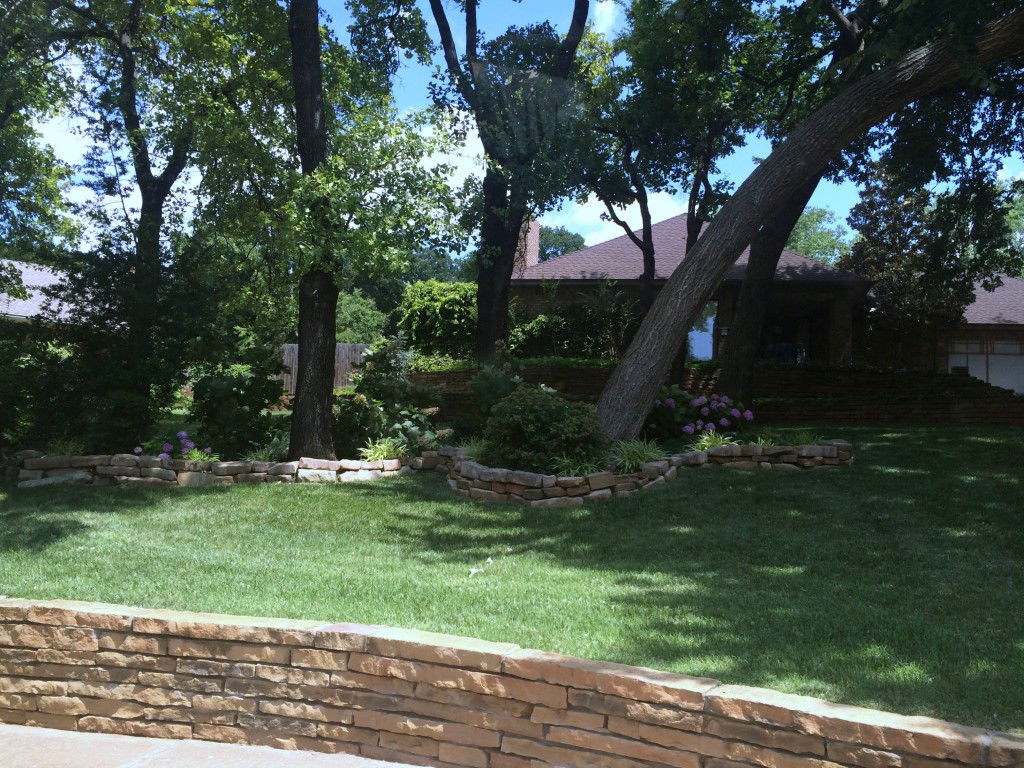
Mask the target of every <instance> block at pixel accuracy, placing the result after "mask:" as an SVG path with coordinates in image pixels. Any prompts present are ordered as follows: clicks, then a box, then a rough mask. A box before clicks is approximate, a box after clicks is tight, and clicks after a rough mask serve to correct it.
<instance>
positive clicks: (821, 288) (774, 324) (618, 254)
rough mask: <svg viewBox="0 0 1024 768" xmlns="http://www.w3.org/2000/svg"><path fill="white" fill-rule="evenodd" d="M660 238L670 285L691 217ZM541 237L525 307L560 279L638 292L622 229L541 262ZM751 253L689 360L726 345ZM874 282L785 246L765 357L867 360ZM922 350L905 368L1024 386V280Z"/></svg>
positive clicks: (524, 287)
mask: <svg viewBox="0 0 1024 768" xmlns="http://www.w3.org/2000/svg"><path fill="white" fill-rule="evenodd" d="M653 237H654V244H655V259H656V276H655V280H656V283H657V284H658V285H663V284H664V283H665V281H666V280H667V279H668V277H669V275H671V274H672V272H673V271H674V270H675V268H676V267H677V266H678V265H679V263H680V262H681V261H682V260H683V259H684V258H685V257H686V216H685V214H684V215H680V216H675V217H673V218H670V219H666V220H665V221H662V222H660V223H658V224H655V225H654V228H653ZM536 241H537V238H536V236H535V233H533V232H532V231H531V232H530V233H529V234H527V236H526V237H525V238H524V247H523V248H522V249H521V258H520V262H519V263H518V264H517V269H516V271H515V273H514V274H513V277H512V294H513V296H514V297H516V300H517V301H518V303H519V305H520V306H524V307H527V308H528V307H531V306H535V307H540V306H542V305H543V301H544V297H545V286H548V285H550V284H552V283H555V282H557V283H558V285H559V298H560V300H562V301H573V300H578V299H580V298H582V297H583V296H585V295H586V294H587V293H588V292H591V291H593V290H594V289H595V288H596V287H597V286H598V285H600V284H602V283H604V282H607V281H614V282H615V284H616V286H617V287H618V288H619V289H620V290H622V291H625V292H627V294H632V295H634V296H639V286H640V274H641V273H642V272H643V257H642V256H641V253H640V249H639V248H637V247H636V246H635V245H634V244H633V242H632V241H631V240H630V239H629V238H628V237H627V236H626V235H625V234H623V235H622V236H620V237H616V238H614V239H612V240H608V241H606V242H603V243H599V244H597V245H594V246H590V247H588V248H583V249H581V250H578V251H574V252H572V253H567V254H564V255H562V256H559V257H558V258H556V259H551V260H550V261H547V262H544V263H538V251H537V248H536V247H535V243H536ZM749 255H750V253H749V250H745V251H744V252H743V253H742V254H741V255H740V257H739V258H738V259H737V260H736V263H735V264H733V265H732V267H730V268H729V271H728V272H727V273H726V276H725V278H724V280H723V281H722V283H721V285H720V286H719V288H718V290H717V291H716V292H715V294H714V296H713V297H712V299H711V304H710V305H709V307H708V311H707V312H706V313H705V316H706V317H708V318H709V320H708V322H707V323H706V324H705V325H704V327H698V328H695V329H694V330H693V331H691V333H690V356H691V358H696V359H706V360H715V359H717V358H718V357H719V356H720V354H721V353H722V351H723V350H724V348H725V346H726V345H727V344H728V334H729V326H730V325H731V323H732V320H733V317H734V315H735V308H736V299H737V297H738V295H739V288H740V284H741V282H742V280H743V275H744V272H745V270H746V265H747V259H748V257H749ZM870 287H871V284H870V281H869V280H867V279H866V278H863V277H861V276H859V275H855V274H853V273H851V272H846V271H844V270H841V269H838V268H836V267H833V266H831V265H829V264H825V263H822V262H820V261H817V260H815V259H809V258H807V257H804V256H801V255H800V254H797V253H793V252H792V251H783V253H782V257H781V258H780V259H779V265H778V268H777V269H776V272H775V284H774V285H773V287H772V299H771V305H770V308H769V312H768V317H767V319H766V322H765V326H764V333H763V336H762V346H761V353H762V357H763V358H767V359H772V360H775V361H777V362H780V363H794V364H803V363H819V364H825V365H828V366H844V365H850V364H851V363H854V362H864V361H863V360H858V359H856V358H857V352H858V350H859V349H862V348H863V345H862V344H859V343H858V344H855V343H854V342H855V341H856V339H855V336H858V335H864V334H865V333H866V331H865V329H864V325H863V324H862V323H860V322H858V319H857V318H858V316H863V310H865V309H866V306H865V305H866V302H865V299H866V298H867V297H868V293H869V290H870ZM933 343H934V347H932V344H933ZM920 351H921V354H920V355H914V356H913V357H912V358H910V357H908V365H907V367H908V368H911V367H914V368H920V369H923V370H927V371H929V372H933V373H953V372H958V371H961V370H966V371H967V372H968V373H970V375H971V376H973V377H975V378H977V379H980V380H982V381H985V382H988V383H990V384H993V385H995V386H998V387H1003V388H1005V389H1012V390H1014V391H1016V392H1018V393H1024V279H1020V278H1016V277H1009V276H1006V275H1004V276H1002V285H1001V286H1000V287H998V288H996V290H994V291H992V292H989V291H985V290H983V289H982V288H981V286H980V284H979V285H978V286H976V289H975V300H974V302H973V303H972V304H971V305H970V306H969V307H968V308H967V310H966V312H965V316H964V323H963V324H962V325H961V326H960V327H959V328H957V329H956V330H954V331H951V332H942V333H937V334H936V335H935V337H934V340H931V339H929V340H927V341H922V346H921V350H920Z"/></svg>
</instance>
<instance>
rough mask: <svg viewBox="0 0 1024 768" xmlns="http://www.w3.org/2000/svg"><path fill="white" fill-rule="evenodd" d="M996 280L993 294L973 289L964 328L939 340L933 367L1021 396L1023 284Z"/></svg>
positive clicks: (1023, 375) (1004, 278) (978, 287)
mask: <svg viewBox="0 0 1024 768" xmlns="http://www.w3.org/2000/svg"><path fill="white" fill-rule="evenodd" d="M1000 277H1001V278H1002V285H1000V286H999V287H998V288H996V289H995V290H994V291H986V290H984V289H983V288H982V287H981V285H980V284H978V285H975V287H974V303H972V304H971V305H970V306H969V307H967V310H966V312H964V324H963V325H962V326H961V327H960V328H958V329H957V330H955V331H952V332H950V333H946V334H943V335H942V336H941V337H940V339H939V344H938V348H937V349H936V355H935V358H936V367H937V368H938V369H939V370H946V371H949V372H954V371H956V370H964V369H966V371H967V372H968V373H969V374H970V375H971V376H973V377H974V378H976V379H981V380H982V381H986V382H988V383H989V384H994V385H995V386H997V387H1003V388H1005V389H1012V390H1014V391H1015V392H1017V393H1018V394H1024V280H1022V279H1020V278H1018V277H1010V276H1008V275H1001V276H1000Z"/></svg>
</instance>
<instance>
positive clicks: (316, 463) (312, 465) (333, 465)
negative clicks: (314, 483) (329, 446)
mask: <svg viewBox="0 0 1024 768" xmlns="http://www.w3.org/2000/svg"><path fill="white" fill-rule="evenodd" d="M341 468H342V467H341V462H340V461H332V460H330V459H308V458H305V457H303V458H301V459H299V469H326V470H328V471H330V472H337V471H338V470H339V469H341Z"/></svg>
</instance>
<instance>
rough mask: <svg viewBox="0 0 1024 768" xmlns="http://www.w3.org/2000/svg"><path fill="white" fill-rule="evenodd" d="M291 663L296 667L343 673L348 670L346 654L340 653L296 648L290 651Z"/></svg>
mask: <svg viewBox="0 0 1024 768" xmlns="http://www.w3.org/2000/svg"><path fill="white" fill-rule="evenodd" d="M291 663H292V664H293V665H294V666H296V667H312V668H314V669H333V670H339V671H342V672H344V671H345V670H346V669H348V654H347V653H345V652H342V651H320V650H308V649H304V648H296V649H295V650H293V651H292V656H291Z"/></svg>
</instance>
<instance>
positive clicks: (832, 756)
mask: <svg viewBox="0 0 1024 768" xmlns="http://www.w3.org/2000/svg"><path fill="white" fill-rule="evenodd" d="M0 721H2V722H7V723H14V724H25V725H35V726H44V727H50V728H62V729H67V730H79V731H94V732H103V733H120V734H130V735H136V736H158V737H166V738H179V739H190V738H195V739H205V740H209V741H222V742H232V743H245V744H260V745H269V746H273V747H280V748H285V749H309V750H317V751H320V752H331V753H339V752H343V753H351V754H360V755H363V756H365V757H368V758H375V759H383V760H395V761H402V762H406V763H412V764H415V765H429V766H461V767H462V768H470V767H471V768H554V766H585V767H589V768H668V767H671V768H975V767H977V768H982V767H983V766H984V767H986V768H1010V767H1011V766H1021V765H1024V736H1022V735H1019V734H1018V735H1011V734H1005V733H997V732H992V731H986V730H982V729H978V728H968V727H964V726H959V725H955V724H952V723H946V722H942V721H938V720H932V719H929V718H923V717H903V716H899V715H894V714H888V713H884V712H878V711H875V710H869V709H860V708H857V707H850V706H843V705H837V704H830V703H828V702H825V701H820V700H817V699H811V698H807V697H803V696H793V695H788V694H781V693H776V692H774V691H769V690H764V689H759V688H747V687H743V686H736V685H722V684H720V683H719V682H718V681H716V680H710V679H704V678H696V677H685V676H681V675H674V674H669V673H666V672H658V671H655V670H649V669H641V668H637V667H628V666H623V665H619V664H610V663H604V662H599V661H587V660H583V659H576V658H572V657H569V656H560V655H557V654H551V653H544V652H541V651H532V650H525V649H522V648H519V647H518V646H516V645H512V644H508V643H491V642H484V641H480V640H471V639H466V638H461V637H450V636H447V635H437V634H432V633H428V632H417V631H410V630H401V629H389V628H386V627H374V626H362V625H356V624H324V623H319V622H314V621H293V620H285V619H254V618H245V617H235V616H217V615H209V614H189V613H172V612H169V611H156V610H146V609H138V608H125V607H122V606H116V605H99V604H89V603H72V602H66V601H54V602H36V601H28V600H15V599H0Z"/></svg>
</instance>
